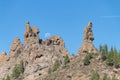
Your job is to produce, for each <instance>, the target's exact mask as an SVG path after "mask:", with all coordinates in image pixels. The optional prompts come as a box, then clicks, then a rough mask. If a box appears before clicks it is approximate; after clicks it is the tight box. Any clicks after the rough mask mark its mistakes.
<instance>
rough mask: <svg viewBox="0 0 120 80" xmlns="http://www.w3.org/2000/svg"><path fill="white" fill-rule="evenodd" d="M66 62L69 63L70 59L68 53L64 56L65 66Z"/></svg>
mask: <svg viewBox="0 0 120 80" xmlns="http://www.w3.org/2000/svg"><path fill="white" fill-rule="evenodd" d="M68 63H70V59H69V57H68V55H66V56H65V57H64V66H66V65H67V64H68Z"/></svg>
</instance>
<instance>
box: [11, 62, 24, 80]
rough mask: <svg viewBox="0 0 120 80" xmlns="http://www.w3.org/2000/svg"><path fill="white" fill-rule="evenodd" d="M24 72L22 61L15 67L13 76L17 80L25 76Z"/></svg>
mask: <svg viewBox="0 0 120 80" xmlns="http://www.w3.org/2000/svg"><path fill="white" fill-rule="evenodd" d="M23 72H24V66H23V61H20V64H19V65H17V66H15V67H14V69H13V74H12V76H13V77H14V78H15V79H16V78H18V77H19V76H20V75H21V74H23Z"/></svg>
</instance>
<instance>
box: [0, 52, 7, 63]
mask: <svg viewBox="0 0 120 80" xmlns="http://www.w3.org/2000/svg"><path fill="white" fill-rule="evenodd" d="M6 57H7V54H6V52H2V53H1V54H0V64H1V63H3V62H4V61H5V60H6Z"/></svg>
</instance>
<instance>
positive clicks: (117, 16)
mask: <svg viewBox="0 0 120 80" xmlns="http://www.w3.org/2000/svg"><path fill="white" fill-rule="evenodd" d="M100 17H101V18H120V16H100Z"/></svg>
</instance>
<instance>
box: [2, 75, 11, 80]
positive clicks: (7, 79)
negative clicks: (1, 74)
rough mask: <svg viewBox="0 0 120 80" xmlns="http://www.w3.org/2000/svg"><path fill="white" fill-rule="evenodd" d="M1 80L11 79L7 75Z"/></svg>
mask: <svg viewBox="0 0 120 80" xmlns="http://www.w3.org/2000/svg"><path fill="white" fill-rule="evenodd" d="M2 80H11V79H10V76H9V75H7V77H6V78H3V79H2Z"/></svg>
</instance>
